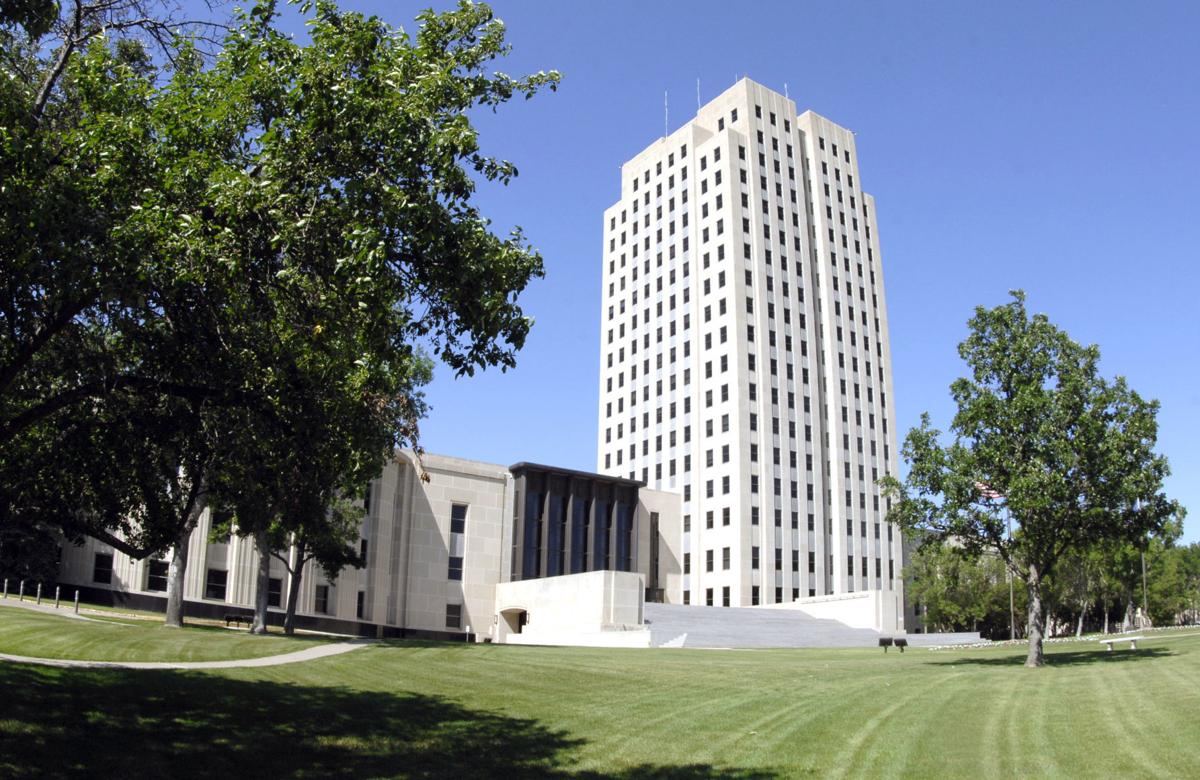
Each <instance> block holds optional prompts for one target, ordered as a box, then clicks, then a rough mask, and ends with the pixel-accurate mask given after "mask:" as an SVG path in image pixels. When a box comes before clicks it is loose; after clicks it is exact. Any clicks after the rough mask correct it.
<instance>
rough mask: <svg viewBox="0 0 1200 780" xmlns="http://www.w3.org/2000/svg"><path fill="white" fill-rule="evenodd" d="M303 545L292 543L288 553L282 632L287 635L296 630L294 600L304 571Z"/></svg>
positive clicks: (297, 595)
mask: <svg viewBox="0 0 1200 780" xmlns="http://www.w3.org/2000/svg"><path fill="white" fill-rule="evenodd" d="M304 547H305V545H292V549H291V552H290V553H289V555H288V558H289V561H288V598H287V612H286V614H284V616H283V633H285V634H287V635H288V636H291V635H292V634H294V633H295V632H296V601H297V600H298V599H299V598H300V577H301V575H302V574H303V573H304Z"/></svg>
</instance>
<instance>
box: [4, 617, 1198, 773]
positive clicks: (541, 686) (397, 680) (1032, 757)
mask: <svg viewBox="0 0 1200 780" xmlns="http://www.w3.org/2000/svg"><path fill="white" fill-rule="evenodd" d="M4 614H5V613H0V617H3V616H4ZM55 627H57V626H55ZM88 629H89V630H96V631H100V630H110V631H131V630H132V629H124V628H109V627H104V626H94V625H88ZM0 633H3V634H7V633H8V632H7V624H0ZM197 636H202V637H203V636H204V632H197ZM204 638H207V637H204ZM0 641H5V640H0ZM231 641H233V640H232V638H231ZM1048 652H1049V658H1050V661H1051V663H1052V666H1051V667H1050V668H1047V669H1042V670H1028V669H1024V668H1022V666H1021V662H1022V660H1023V657H1024V654H1023V652H1022V651H1019V650H1017V651H1014V650H1011V649H1010V650H962V651H954V652H948V651H941V652H934V651H928V650H919V649H913V650H910V651H909V652H907V653H905V654H903V655H901V654H898V653H896V652H891V653H888V654H887V655H886V656H885V655H884V654H883V653H882V652H879V651H868V650H778V651H705V650H651V651H636V650H587V649H565V648H534V647H503V646H490V645H489V646H467V645H449V644H436V643H395V644H390V645H378V646H372V647H367V648H364V649H360V650H356V651H355V652H353V653H349V654H346V655H341V656H335V657H330V658H325V659H321V660H317V661H312V662H307V663H302V664H294V665H288V666H277V667H269V668H262V669H237V670H221V671H219V672H159V671H120V670H109V669H99V670H96V669H92V670H88V669H78V670H75V669H71V670H68V669H53V668H39V667H33V666H22V665H15V664H4V663H0V702H2V703H3V704H0V776H15V777H73V776H82V775H86V774H92V775H94V774H102V775H105V776H123V777H124V776H130V777H132V776H140V777H146V776H150V777H154V776H162V775H166V774H175V775H177V776H180V777H224V778H228V777H237V776H250V775H261V776H266V777H283V776H286V777H344V778H352V777H354V778H356V777H379V776H383V777H391V776H396V777H422V778H425V777H588V778H599V777H617V778H676V779H684V778H686V779H688V780H694V779H699V778H705V779H711V778H739V779H742V780H750V779H751V778H770V777H796V776H816V777H839V776H850V777H892V776H905V777H920V778H924V777H954V778H976V777H1005V778H1009V777H1022V778H1023V777H1110V776H1112V777H1130V776H1132V777H1186V776H1195V775H1196V773H1197V767H1200V690H1198V686H1197V683H1198V682H1200V637H1181V638H1155V639H1152V640H1150V641H1147V642H1146V643H1145V644H1144V645H1143V649H1140V650H1138V651H1137V652H1136V653H1131V652H1128V651H1118V652H1114V653H1112V654H1107V653H1105V652H1104V651H1103V650H1102V649H1101V648H1100V647H1099V646H1098V645H1096V644H1095V643H1077V644H1068V645H1057V646H1049V647H1048Z"/></svg>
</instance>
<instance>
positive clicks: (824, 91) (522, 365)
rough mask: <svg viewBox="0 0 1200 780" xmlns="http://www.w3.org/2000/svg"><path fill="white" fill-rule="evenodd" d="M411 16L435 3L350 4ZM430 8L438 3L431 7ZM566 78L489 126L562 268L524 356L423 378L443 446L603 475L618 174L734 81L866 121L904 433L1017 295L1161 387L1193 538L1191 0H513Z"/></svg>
mask: <svg viewBox="0 0 1200 780" xmlns="http://www.w3.org/2000/svg"><path fill="white" fill-rule="evenodd" d="M345 5H346V7H349V8H358V9H363V10H368V11H370V12H373V13H377V14H379V15H381V16H383V17H384V18H385V19H387V20H388V21H390V22H392V23H393V24H400V25H403V26H406V27H410V28H411V26H412V18H413V16H415V14H416V12H417V11H418V10H419V9H420V8H421V7H423V6H425V5H428V3H407V2H376V3H367V2H353V3H346V4H345ZM434 5H435V7H439V8H443V7H446V6H447V5H448V4H447V3H444V2H439V3H435V4H434ZM493 8H494V9H495V10H496V12H497V15H498V16H499V17H500V18H502V19H504V20H505V22H506V23H507V24H508V30H509V37H510V41H511V42H512V44H513V53H512V55H511V56H510V57H509V58H508V59H507V60H506V61H504V62H502V63H501V64H499V65H498V66H497V67H498V68H499V69H501V70H504V71H506V72H508V73H512V74H519V73H525V72H530V71H534V70H542V69H551V68H553V69H557V70H560V71H562V73H563V82H562V86H561V88H560V89H559V91H558V92H557V93H545V94H543V95H540V96H538V97H537V98H535V99H534V100H532V101H530V102H528V103H520V104H513V105H509V106H506V107H504V108H502V109H501V111H500V113H499V114H498V115H496V116H494V117H493V116H491V115H490V114H488V115H483V116H480V117H479V121H478V126H479V127H480V128H481V131H482V142H483V145H484V149H485V150H486V151H488V152H490V153H492V154H495V155H498V156H501V157H504V158H507V159H510V160H512V161H513V162H514V163H516V165H517V166H518V168H519V169H520V174H521V175H520V177H519V178H518V179H517V180H516V182H515V183H513V184H512V185H511V186H509V187H508V188H507V189H506V190H503V191H501V190H498V189H486V190H484V191H482V192H481V193H480V195H481V197H480V204H481V206H482V208H483V211H484V213H486V214H488V215H490V216H491V217H492V218H493V219H494V220H495V221H496V224H497V226H498V227H499V228H501V229H507V227H508V226H511V225H514V224H519V225H521V226H522V227H523V228H524V229H525V231H526V233H527V235H528V236H529V238H530V239H531V240H532V241H533V242H534V244H535V245H536V246H537V247H538V248H539V249H540V250H541V251H542V252H543V254H544V256H545V261H546V278H545V279H544V280H542V281H541V282H539V283H537V284H535V285H534V286H533V288H532V289H531V290H529V292H528V293H527V295H526V296H525V297H524V299H523V302H524V304H525V306H526V308H527V311H528V313H530V314H531V315H532V316H534V317H535V318H536V325H535V327H534V330H533V333H532V335H531V337H530V339H529V341H528V343H527V346H526V348H525V350H524V351H523V352H522V353H521V355H520V357H519V360H518V368H517V369H516V370H514V371H509V372H508V373H501V372H499V371H489V372H486V373H484V374H482V375H477V376H475V377H473V378H463V379H457V380H456V379H455V378H454V377H453V376H452V375H451V372H449V371H448V370H446V369H441V370H439V371H438V373H437V377H436V380H435V381H434V383H433V384H432V386H430V387H429V388H428V399H429V401H430V403H431V404H432V406H433V412H432V415H431V416H430V418H429V419H428V420H427V421H426V423H425V425H424V427H423V430H422V439H423V443H424V445H425V447H426V448H427V449H428V450H430V451H432V452H440V453H446V454H453V455H458V456H462V457H467V458H475V459H479V460H485V461H491V462H495V463H502V464H510V463H514V462H516V461H520V460H530V461H538V462H544V463H550V464H555V465H559V466H565V467H573V468H579V469H586V470H592V469H595V467H596V462H595V461H596V455H595V450H596V399H597V371H598V361H599V358H598V347H599V345H598V338H599V337H598V333H599V307H600V287H599V285H600V255H601V214H602V211H603V209H604V208H605V207H607V206H609V205H610V204H611V203H612V202H614V201H615V200H616V199H617V197H618V194H619V183H620V180H619V166H620V164H621V163H622V162H623V161H625V160H627V159H629V158H630V157H632V156H633V155H634V154H636V153H637V152H638V151H640V150H641V149H642V148H644V147H645V146H647V145H648V144H649V143H650V142H652V141H653V140H655V139H656V138H658V137H659V136H660V135H661V134H662V132H663V93H664V91H667V92H668V93H669V95H670V105H671V112H670V126H671V129H674V128H676V127H678V126H679V125H681V124H683V123H684V122H686V121H687V120H688V119H689V118H690V117H691V116H692V115H694V113H695V109H696V79H697V78H699V80H700V97H701V99H702V100H703V101H705V102H707V100H709V99H711V98H712V97H714V96H716V95H717V94H718V93H719V92H721V91H722V90H724V89H725V88H727V87H728V86H730V85H731V84H732V83H733V82H734V80H735V78H737V77H740V76H742V75H746V76H749V77H750V78H752V79H754V80H755V81H758V82H760V83H762V84H765V85H766V86H768V87H771V88H773V89H776V90H779V91H783V89H784V84H785V83H786V84H787V86H788V91H789V93H790V96H791V97H792V99H793V100H795V102H796V105H797V108H798V109H799V110H801V111H803V110H805V109H812V110H814V111H816V112H817V113H819V114H822V115H824V116H827V117H829V118H830V119H832V120H833V121H835V122H837V123H839V124H841V125H843V126H846V127H849V128H851V129H852V130H855V131H856V132H857V134H858V137H857V141H858V143H857V145H858V154H859V161H860V164H861V177H862V185H863V188H864V189H865V190H866V191H868V192H870V193H872V194H873V195H874V196H875V198H876V203H877V213H878V218H879V233H880V240H881V243H882V248H883V266H884V276H885V284H886V294H887V304H888V311H889V318H890V323H891V339H892V357H893V370H894V373H895V395H896V403H897V411H898V415H899V421H898V422H899V425H898V426H897V428H898V430H899V432H900V434H901V436H903V433H904V432H905V431H907V430H908V428H909V427H911V426H913V425H915V424H916V423H917V421H918V416H919V415H920V413H921V412H922V411H923V410H928V411H929V412H931V413H932V415H933V420H934V423H935V424H936V425H937V426H938V427H940V428H943V429H945V428H946V427H947V425H948V423H949V420H950V418H951V416H952V414H953V407H952V405H951V402H950V400H949V395H948V386H949V384H950V382H951V381H952V380H953V379H954V378H956V377H957V376H959V375H960V374H961V373H962V371H963V366H962V363H961V362H960V360H959V359H958V357H957V353H956V350H955V347H956V345H957V343H958V342H959V341H960V340H961V339H962V338H963V336H964V335H965V333H966V321H967V319H968V318H969V317H970V315H971V312H972V309H973V307H974V306H975V305H977V304H986V305H989V306H992V305H996V304H999V303H1001V302H1003V301H1004V300H1005V299H1006V297H1007V291H1008V290H1009V289H1012V288H1023V289H1024V290H1026V292H1027V293H1028V296H1029V300H1028V304H1029V306H1030V308H1031V309H1032V310H1034V311H1037V312H1044V313H1046V314H1048V315H1049V316H1050V318H1051V320H1052V321H1054V322H1055V323H1057V324H1058V325H1059V326H1061V327H1063V328H1065V329H1066V330H1067V331H1068V332H1069V333H1070V334H1071V335H1072V336H1073V337H1074V338H1075V339H1076V340H1077V341H1081V342H1084V343H1096V344H1099V345H1100V347H1101V350H1102V354H1103V371H1104V373H1105V374H1106V375H1108V376H1113V375H1116V374H1122V375H1124V376H1126V377H1127V378H1128V379H1129V381H1130V383H1131V384H1132V386H1133V387H1134V388H1135V389H1137V390H1138V391H1139V392H1140V393H1142V394H1143V395H1145V396H1148V397H1151V398H1157V399H1158V400H1159V401H1161V403H1162V410H1161V413H1160V415H1159V424H1160V439H1159V450H1160V452H1162V453H1164V454H1166V455H1167V456H1168V457H1169V459H1170V462H1171V466H1172V469H1173V471H1174V475H1173V476H1172V477H1171V478H1170V480H1169V482H1168V483H1167V491H1168V494H1169V495H1170V496H1172V497H1174V498H1177V499H1179V500H1180V501H1181V502H1182V503H1183V504H1184V505H1185V506H1187V507H1189V508H1190V509H1191V510H1192V512H1193V517H1192V518H1190V519H1189V521H1188V522H1187V524H1186V528H1185V536H1184V538H1185V539H1186V540H1188V541H1196V540H1200V484H1198V481H1197V475H1198V472H1200V447H1198V446H1197V442H1196V437H1197V435H1198V434H1200V381H1198V380H1200V369H1198V368H1197V358H1198V356H1200V314H1198V312H1197V307H1198V306H1200V249H1198V247H1200V215H1197V213H1196V212H1197V206H1198V205H1200V141H1197V130H1198V128H1200V43H1198V41H1200V38H1198V37H1197V35H1198V31H1200V3H1196V2H1194V1H1193V2H1185V3H1154V2H1150V3H1128V2H1122V3H1105V2H1086V3H1085V2H1080V3H1028V4H1018V3H1002V4H981V3H950V2H947V3H880V2H871V3H865V2H864V3H837V2H828V1H826V2H821V3H812V2H804V3H800V2H778V3H755V2H742V3H725V2H720V3H699V2H688V3H683V2H677V3H666V2H645V1H644V0H643V1H642V2H599V3H584V2H562V1H561V0H559V2H527V1H521V2H517V1H515V0H497V2H495V3H494V4H493Z"/></svg>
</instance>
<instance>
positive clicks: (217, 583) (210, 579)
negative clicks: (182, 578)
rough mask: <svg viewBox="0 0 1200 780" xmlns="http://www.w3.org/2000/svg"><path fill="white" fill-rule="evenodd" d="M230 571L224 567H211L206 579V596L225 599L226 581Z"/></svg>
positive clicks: (218, 599) (219, 599)
mask: <svg viewBox="0 0 1200 780" xmlns="http://www.w3.org/2000/svg"><path fill="white" fill-rule="evenodd" d="M228 576H229V572H227V571H225V570H224V569H209V570H208V575H207V576H206V577H205V579H204V598H206V599H216V600H217V601H224V600H225V581H226V578H227V577H228Z"/></svg>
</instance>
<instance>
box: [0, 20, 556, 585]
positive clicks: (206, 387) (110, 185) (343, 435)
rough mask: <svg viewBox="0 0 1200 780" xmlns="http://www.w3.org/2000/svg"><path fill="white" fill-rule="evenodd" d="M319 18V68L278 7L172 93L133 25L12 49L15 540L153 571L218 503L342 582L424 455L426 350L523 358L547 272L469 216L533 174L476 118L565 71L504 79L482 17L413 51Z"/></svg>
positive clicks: (7, 389) (186, 62) (10, 356)
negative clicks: (54, 535)
mask: <svg viewBox="0 0 1200 780" xmlns="http://www.w3.org/2000/svg"><path fill="white" fill-rule="evenodd" d="M135 5H136V4H133V3H118V4H115V5H113V6H112V7H113V8H117V7H118V6H119V7H120V8H123V9H125V10H128V9H131V8H134V7H135ZM6 9H7V6H6ZM308 10H309V11H310V12H311V18H310V21H309V32H310V36H311V43H310V44H307V45H302V44H300V43H297V42H296V41H295V40H293V39H292V38H291V37H290V36H289V35H287V34H285V33H283V32H282V31H280V30H279V29H278V27H277V26H276V8H275V3H273V2H261V3H256V4H255V5H253V6H252V7H251V8H250V9H248V10H247V11H245V12H242V13H240V14H239V16H238V18H237V20H236V23H235V25H234V26H233V28H232V29H231V30H230V32H229V34H228V36H227V37H226V38H225V40H224V43H223V45H222V47H221V49H220V51H219V52H218V54H217V55H216V56H215V58H213V59H212V60H211V61H209V60H206V59H205V57H204V56H202V54H201V53H200V51H199V49H198V48H197V47H196V45H194V44H193V43H192V42H191V41H189V40H186V39H177V40H176V41H175V42H174V43H173V44H172V49H171V57H170V58H169V61H170V63H171V67H170V68H169V69H166V70H159V69H157V68H155V67H154V65H153V62H152V60H151V59H150V58H148V57H147V56H146V52H145V50H144V49H142V48H141V47H140V46H139V45H138V44H137V43H136V40H135V36H133V35H131V34H126V33H125V31H126V30H129V29H133V27H136V25H137V23H136V22H135V21H129V20H127V22H128V25H131V26H121V25H112V26H111V27H103V26H99V27H95V28H94V29H97V30H99V29H109V30H110V34H109V35H108V36H107V37H105V36H104V35H101V34H99V33H98V32H89V33H88V34H87V35H85V36H81V37H80V38H78V39H70V40H68V41H66V42H64V45H63V46H62V47H61V48H60V49H59V50H58V51H57V52H56V53H54V54H52V55H51V56H49V57H46V58H43V57H42V55H41V54H37V53H32V54H31V53H30V52H29V51H26V50H25V49H22V48H20V47H19V46H18V45H17V44H15V43H13V42H12V40H10V39H7V38H6V39H5V41H6V43H5V46H6V53H8V54H10V55H12V56H13V57H17V58H23V59H22V60H21V61H22V62H25V63H26V64H27V65H28V68H27V70H24V71H21V73H22V74H23V77H22V78H13V79H8V80H6V81H4V83H3V84H0V112H3V113H2V114H0V182H2V183H0V234H2V235H3V236H4V239H5V240H4V241H3V242H0V261H2V262H3V265H4V267H5V269H6V275H5V280H4V285H3V289H2V290H0V315H3V316H0V485H3V488H0V527H2V526H4V525H6V524H13V523H30V522H34V521H39V522H53V523H55V524H58V525H60V526H62V527H63V529H64V530H65V531H66V533H67V534H68V536H69V537H71V538H77V537H78V535H80V534H84V533H86V534H91V535H95V536H99V537H100V538H104V539H105V540H106V541H110V542H112V543H114V544H117V545H118V546H121V549H125V550H126V551H127V552H130V554H133V555H136V556H141V555H145V554H149V553H152V552H157V551H160V550H162V549H163V548H164V547H165V546H167V545H169V544H171V543H172V541H174V540H175V539H176V538H177V537H178V534H179V533H180V531H181V530H184V527H185V525H186V523H187V522H190V521H189V518H190V517H192V516H193V515H192V513H191V512H190V511H188V510H189V508H191V507H194V506H196V505H197V502H204V501H210V500H211V501H212V502H214V503H216V504H219V505H224V506H230V507H232V508H235V509H236V510H237V511H238V514H239V522H238V528H239V530H242V529H244V530H245V531H246V532H252V531H254V530H256V529H260V528H264V527H269V528H272V529H276V530H272V533H273V534H275V538H277V539H278V538H282V537H281V536H280V534H281V533H282V532H278V531H277V528H279V527H282V528H286V529H287V534H291V535H292V536H291V537H289V538H293V539H294V538H296V536H295V535H296V534H312V535H313V542H312V549H318V548H319V549H322V550H324V551H325V552H326V553H328V560H327V561H326V562H327V563H328V568H332V569H336V568H337V560H339V559H340V560H342V561H343V563H348V562H351V561H352V558H350V557H347V556H344V555H340V554H339V553H336V552H335V551H334V547H333V546H330V545H329V544H328V541H329V539H330V538H346V537H348V534H347V533H346V532H345V528H346V527H348V526H349V524H350V523H349V521H348V520H345V518H348V517H349V515H348V514H347V513H345V512H340V511H336V512H333V513H330V511H329V509H330V507H331V506H333V505H334V504H335V503H336V501H337V500H338V497H339V496H341V495H347V494H350V493H351V492H355V491H356V490H357V486H358V485H361V484H362V483H363V482H365V481H366V480H368V479H370V478H371V477H373V476H375V475H377V474H378V473H379V471H380V469H381V468H382V465H383V463H384V461H385V459H386V458H388V457H390V455H391V453H392V451H393V449H394V448H395V447H396V446H399V445H403V444H412V445H415V444H416V443H417V440H418V429H417V423H418V421H419V419H420V418H421V416H422V415H423V414H424V413H425V411H426V407H425V404H424V401H423V398H422V396H421V387H422V386H423V385H424V384H425V383H426V382H428V381H429V378H430V375H431V363H430V360H429V358H428V357H426V352H427V351H428V352H432V353H433V354H434V355H435V356H436V357H438V358H440V359H441V360H443V361H444V362H445V363H447V364H448V365H449V366H451V367H452V368H453V369H454V370H455V371H457V372H458V373H460V374H470V373H472V372H473V371H475V370H477V369H479V368H482V367H485V366H489V365H499V366H501V367H502V368H507V367H510V366H512V365H514V364H515V355H516V352H517V350H519V349H520V347H521V346H522V345H523V344H524V340H525V337H526V335H527V333H528V330H529V326H530V321H529V319H528V318H527V317H526V316H525V315H524V313H523V312H522V310H521V307H520V305H519V304H518V296H519V294H520V293H521V292H522V290H523V289H524V288H525V286H526V285H527V284H528V283H529V281H531V280H532V279H535V278H537V277H540V276H541V275H542V273H543V270H542V261H541V257H540V256H539V255H538V254H537V252H536V251H534V250H533V249H532V248H531V247H530V246H529V245H528V244H527V242H526V241H525V239H524V237H523V236H522V235H521V233H520V231H519V230H518V231H515V232H514V233H512V234H511V235H509V236H507V237H500V236H496V235H494V234H493V233H492V232H491V231H490V230H489V223H488V221H487V219H486V218H485V217H484V216H483V215H481V214H480V213H479V212H478V210H477V209H476V208H475V207H474V206H473V204H472V202H471V197H472V195H473V193H474V187H475V181H476V180H477V179H480V178H482V179H488V180H495V181H499V182H507V181H508V180H509V179H510V178H511V177H512V176H514V175H515V174H516V169H515V167H514V166H513V165H512V164H511V163H508V162H506V161H503V160H498V159H495V158H492V157H490V156H487V155H485V154H483V153H482V152H481V151H480V145H479V139H478V135H477V133H476V131H475V129H474V128H473V127H472V125H471V123H470V121H469V119H468V114H469V112H470V111H471V110H473V109H475V108H479V107H490V108H492V109H493V110H494V109H496V108H497V107H498V106H499V105H500V104H502V103H504V102H505V101H507V100H509V99H511V98H513V97H515V96H518V95H520V96H523V97H526V98H528V97H530V96H532V95H533V94H534V93H535V92H537V91H538V90H539V89H541V88H543V87H548V88H550V89H554V88H555V87H556V85H557V81H558V75H557V74H555V73H548V74H547V73H538V74H533V75H530V76H527V77H524V78H512V77H509V76H507V75H504V74H501V73H490V72H489V71H488V70H487V68H488V66H489V65H490V64H491V63H492V61H494V60H495V59H496V58H498V57H501V56H503V55H504V54H505V53H506V52H507V46H506V44H505V43H504V29H503V25H502V24H501V23H500V22H499V21H497V20H495V19H494V17H493V16H492V13H491V10H490V9H489V8H488V7H487V6H485V5H482V4H472V3H465V2H464V3H462V4H461V5H460V6H459V7H457V8H456V9H454V10H451V11H448V12H445V13H441V14H435V13H433V12H425V13H423V14H422V15H421V16H420V17H419V23H420V27H419V29H418V31H417V32H416V33H415V35H412V36H410V35H409V34H407V33H404V32H402V31H399V30H395V29H393V28H391V27H389V26H388V25H387V24H385V23H384V22H382V21H381V20H379V19H378V18H374V17H366V16H363V15H361V14H353V13H343V12H341V11H339V10H338V8H337V7H336V5H334V4H333V3H331V2H320V3H317V4H315V5H313V6H310V7H308ZM114 12H115V11H114ZM105 13H110V12H109V11H106V12H105ZM6 18H7V17H6ZM88 29H89V30H92V29H93V28H92V27H89V28H88ZM153 29H159V27H154V28H153ZM59 65H61V66H62V67H61V72H58V71H57V70H56V69H57V68H58V67H59ZM56 73H57V74H58V75H56ZM47 86H49V88H50V89H49V91H47ZM64 485H68V486H70V490H67V491H64V490H63V486H64ZM330 518H334V519H333V520H331V519H330ZM323 523H331V525H329V526H328V527H326V526H323V525H322V524H323ZM332 530H336V533H334V534H333V536H332V537H330V536H329V535H328V534H326V533H325V532H326V531H332ZM287 534H283V536H287ZM118 536H120V537H121V539H118V538H117V537H118ZM122 540H123V541H122ZM342 547H347V545H344V544H343V545H342Z"/></svg>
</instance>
